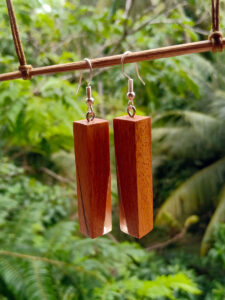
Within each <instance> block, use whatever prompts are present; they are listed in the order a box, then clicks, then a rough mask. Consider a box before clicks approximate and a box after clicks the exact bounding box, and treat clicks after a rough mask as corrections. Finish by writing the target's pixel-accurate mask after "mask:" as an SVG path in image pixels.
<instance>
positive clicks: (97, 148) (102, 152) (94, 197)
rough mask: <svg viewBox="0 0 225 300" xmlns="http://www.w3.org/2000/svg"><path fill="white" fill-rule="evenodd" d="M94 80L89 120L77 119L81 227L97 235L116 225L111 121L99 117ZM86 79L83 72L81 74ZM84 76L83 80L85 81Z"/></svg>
mask: <svg viewBox="0 0 225 300" xmlns="http://www.w3.org/2000/svg"><path fill="white" fill-rule="evenodd" d="M85 60H86V61H87V62H88V64H89V67H90V70H91V75H90V81H89V83H88V86H87V88H86V91H87V100H86V102H87V104H88V112H87V115H86V120H82V121H77V122H74V123H73V132H74V148H75V161H76V180H77V198H78V214H79V225H80V231H81V232H82V233H83V234H84V235H86V236H88V237H90V238H96V237H99V236H101V235H103V234H106V233H108V232H110V231H111V229H112V217H111V175H110V148H109V122H108V121H106V120H102V119H97V118H95V113H94V112H93V103H94V99H93V98H92V96H91V85H90V83H91V79H92V65H91V62H90V60H89V59H85ZM81 79H82V75H81ZM81 79H80V83H81Z"/></svg>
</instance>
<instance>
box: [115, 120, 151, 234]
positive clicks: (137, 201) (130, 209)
mask: <svg viewBox="0 0 225 300" xmlns="http://www.w3.org/2000/svg"><path fill="white" fill-rule="evenodd" d="M113 123H114V139H115V153H116V164H117V181H118V193H119V210H120V228H121V230H122V231H123V232H125V233H127V234H129V235H132V236H134V237H136V238H141V237H143V236H144V235H146V234H147V233H149V232H150V231H151V230H152V229H153V187H152V141H151V119H150V117H142V116H135V117H134V118H131V117H129V116H124V117H119V118H115V119H114V122H113Z"/></svg>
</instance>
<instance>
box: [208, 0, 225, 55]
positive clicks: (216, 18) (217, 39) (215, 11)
mask: <svg viewBox="0 0 225 300" xmlns="http://www.w3.org/2000/svg"><path fill="white" fill-rule="evenodd" d="M211 2H212V33H211V34H210V35H209V40H210V41H211V42H212V51H213V52H217V51H220V52H222V51H223V33H222V32H221V31H220V0H211Z"/></svg>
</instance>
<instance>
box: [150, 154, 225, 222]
mask: <svg viewBox="0 0 225 300" xmlns="http://www.w3.org/2000/svg"><path fill="white" fill-rule="evenodd" d="M224 180H225V158H223V159H221V160H219V161H217V162H216V163H214V164H212V165H210V166H208V167H206V168H204V169H203V170H201V171H199V172H197V173H196V174H195V175H194V176H192V177H191V178H190V179H188V180H187V181H186V182H184V183H183V184H182V185H181V186H180V187H178V189H176V190H175V191H174V192H173V193H172V194H171V196H170V197H169V198H168V199H167V200H166V201H165V203H164V204H163V205H162V207H161V208H160V210H159V212H158V215H157V218H156V224H165V223H168V221H167V219H168V216H169V217H170V218H172V219H175V220H177V221H178V222H179V224H180V225H182V224H183V223H184V222H185V220H186V219H187V218H188V217H189V216H190V215H193V214H197V213H199V212H203V211H205V210H207V209H209V208H212V207H213V205H214V202H216V199H217V198H216V196H217V194H218V192H219V191H220V189H221V187H222V186H223V184H224Z"/></svg>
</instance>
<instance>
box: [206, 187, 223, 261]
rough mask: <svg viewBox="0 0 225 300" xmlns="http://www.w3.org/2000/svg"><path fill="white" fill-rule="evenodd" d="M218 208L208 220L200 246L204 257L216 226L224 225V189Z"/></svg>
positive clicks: (219, 198)
mask: <svg viewBox="0 0 225 300" xmlns="http://www.w3.org/2000/svg"><path fill="white" fill-rule="evenodd" d="M218 203H219V204H218V206H217V208H216V210H215V212H214V214H213V216H212V218H211V220H210V223H209V225H208V227H207V229H206V232H205V234H204V237H203V240H202V244H201V254H202V255H205V254H206V253H207V251H208V250H209V248H210V246H211V240H212V235H213V233H214V230H215V227H216V225H218V224H219V223H225V187H224V188H223V189H222V191H221V193H220V195H219V197H218Z"/></svg>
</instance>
